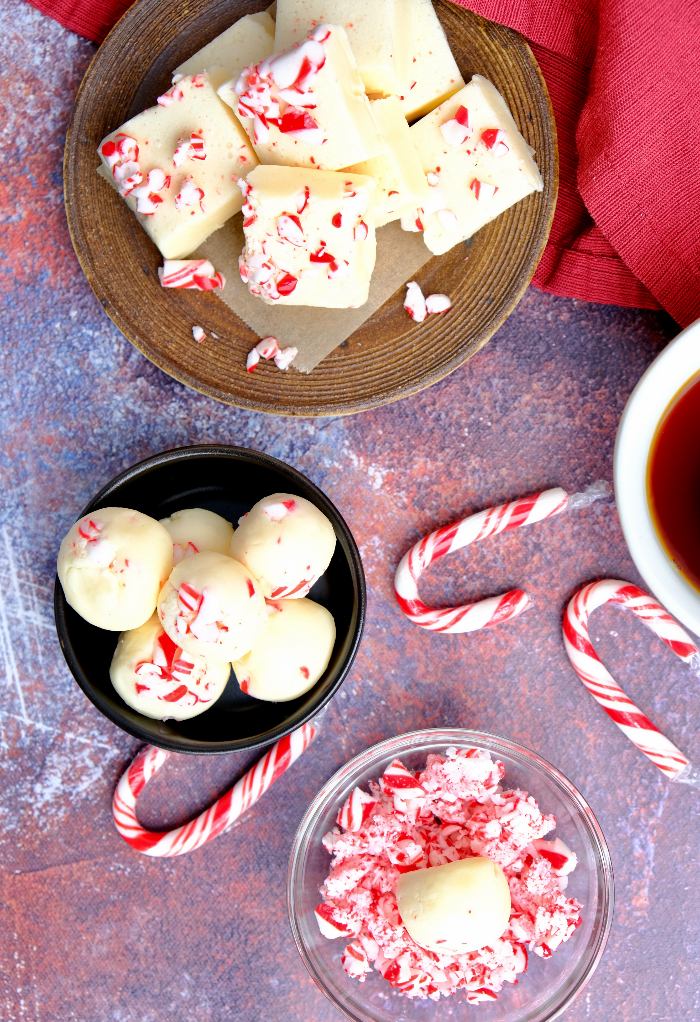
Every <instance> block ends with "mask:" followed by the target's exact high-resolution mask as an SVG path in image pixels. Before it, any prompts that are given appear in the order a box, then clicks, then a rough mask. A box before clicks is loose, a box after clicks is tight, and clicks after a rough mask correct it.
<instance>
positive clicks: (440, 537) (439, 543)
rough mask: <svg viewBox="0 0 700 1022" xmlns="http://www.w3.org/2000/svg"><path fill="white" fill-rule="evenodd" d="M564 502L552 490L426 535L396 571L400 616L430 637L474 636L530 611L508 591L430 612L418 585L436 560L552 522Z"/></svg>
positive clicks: (519, 595)
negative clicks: (500, 534)
mask: <svg viewBox="0 0 700 1022" xmlns="http://www.w3.org/2000/svg"><path fill="white" fill-rule="evenodd" d="M593 499H595V498H593ZM569 500H570V498H569V496H568V494H567V493H566V491H565V490H562V489H561V487H560V486H557V487H555V488H554V489H552V490H543V491H542V493H536V494H535V495H534V497H524V498H523V499H522V500H513V501H511V502H510V504H501V505H500V507H492V508H488V510H486V511H480V512H479V513H478V514H475V515H470V516H469V518H463V519H462V521H460V522H455V523H454V524H453V525H446V526H444V528H442V529H438V530H437V532H431V533H430V535H429V536H425V537H424V538H423V539H422V540H421V541H420V542H419V543H416V545H415V546H413V547H411V549H410V550H409V551H408V553H407V554H406V555H405V556H404V557H403V558H402V560H401V563H400V564H399V566H398V568H397V569H396V577H395V579H394V590H395V592H396V599H397V600H398V602H399V606H400V607H401V610H402V611H403V612H404V614H405V615H406V617H408V618H410V620H411V621H413V623H414V624H416V625H421V627H422V628H428V629H430V631H432V632H473V631H476V629H477V628H489V627H490V626H492V625H497V624H500V623H501V621H510V620H511V618H514V617H517V616H518V614H522V612H523V611H524V610H525V609H526V608H527V607H528V606H529V605H530V600H529V598H528V596H527V594H526V593H524V592H523V590H522V589H512V590H511V591H510V592H509V593H504V595H503V596H492V597H490V598H489V599H488V600H479V602H478V603H470V604H468V605H467V606H460V607H445V608H444V609H443V610H435V609H433V608H431V607H427V606H426V605H425V604H424V603H423V601H422V600H421V599H420V597H419V596H418V579H419V578H420V577H421V575H422V574H423V572H424V571H425V569H426V568H427V567H428V566H429V565H431V564H432V563H433V561H436V560H437V559H438V558H439V557H444V556H445V554H451V553H452V552H453V550H460V549H461V548H462V547H464V546H468V544H469V543H475V542H477V541H478V540H480V539H486V537H487V536H495V535H496V533H498V532H507V531H508V530H510V529H517V528H519V527H520V526H521V525H532V524H534V522H541V521H542V520H543V519H544V518H552V517H553V516H554V515H558V514H561V513H562V511H566V509H567V506H568V504H569ZM588 503H590V500H589V501H588Z"/></svg>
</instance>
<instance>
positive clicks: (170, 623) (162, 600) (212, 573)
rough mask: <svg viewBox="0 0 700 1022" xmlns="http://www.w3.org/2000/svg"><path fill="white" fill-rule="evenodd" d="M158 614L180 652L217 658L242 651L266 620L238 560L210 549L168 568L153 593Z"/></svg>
mask: <svg viewBox="0 0 700 1022" xmlns="http://www.w3.org/2000/svg"><path fill="white" fill-rule="evenodd" d="M158 616H159V618H160V621H161V624H162V625H163V628H164V629H165V631H166V632H167V634H168V635H169V636H170V638H171V639H172V640H173V642H177V643H178V644H179V645H180V646H181V647H182V649H184V650H185V652H186V653H195V654H197V655H198V656H202V657H205V659H207V660H216V661H219V662H221V663H227V662H230V661H231V660H238V659H240V657H242V656H244V655H245V654H246V653H247V652H248V651H249V650H251V649H252V648H253V646H254V645H255V643H256V641H257V639H258V636H259V635H260V632H261V631H262V630H263V628H264V627H265V625H266V624H267V609H266V607H265V599H264V597H263V594H262V590H261V587H260V585H259V584H258V583H257V581H256V580H255V579H254V578H253V576H252V575H251V574H250V572H249V571H248V570H247V569H246V568H244V567H243V565H242V564H239V563H238V561H234V560H232V559H231V558H230V557H226V556H225V555H224V554H217V553H213V552H211V551H209V552H207V553H202V554H193V555H192V557H186V558H185V559H184V560H183V561H181V562H180V563H179V564H178V565H176V566H175V567H174V568H173V571H172V574H171V575H170V578H169V579H168V581H167V582H166V583H165V585H164V586H163V588H162V590H161V592H160V595H159V597H158Z"/></svg>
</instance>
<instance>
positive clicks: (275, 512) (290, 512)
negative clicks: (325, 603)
mask: <svg viewBox="0 0 700 1022" xmlns="http://www.w3.org/2000/svg"><path fill="white" fill-rule="evenodd" d="M334 550H335V530H334V529H333V526H332V525H331V523H330V522H329V521H328V519H327V518H326V516H325V515H324V514H323V512H322V511H319V509H318V508H317V507H316V505H315V504H312V503H311V501H310V500H305V499H304V497H295V496H294V495H293V494H291V493H272V494H271V495H270V496H269V497H264V498H263V499H262V500H259V501H258V503H257V504H255V505H254V506H253V507H252V508H251V509H250V511H249V512H248V514H247V515H244V516H243V518H241V519H239V522H238V528H237V529H236V531H235V532H234V534H233V539H232V540H231V549H230V555H231V557H235V558H236V560H237V561H240V562H241V564H245V566H246V568H248V570H249V571H252V573H253V574H254V575H255V577H256V578H257V579H258V581H259V582H260V585H261V586H262V590H263V592H264V594H265V596H266V597H267V598H268V599H273V600H282V599H299V598H301V597H303V596H306V595H307V593H308V592H309V589H310V588H311V586H312V585H313V584H314V582H315V581H316V580H317V579H319V578H320V577H321V575H322V574H323V573H324V571H325V570H326V568H327V567H328V565H329V564H330V563H331V557H332V556H333V551H334Z"/></svg>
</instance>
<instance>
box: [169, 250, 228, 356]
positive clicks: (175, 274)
mask: <svg viewBox="0 0 700 1022" xmlns="http://www.w3.org/2000/svg"><path fill="white" fill-rule="evenodd" d="M158 276H159V278H160V283H161V286H162V287H176V288H183V289H188V290H191V291H213V290H214V288H215V287H219V288H223V287H224V285H225V284H226V278H225V277H224V275H223V273H218V272H217V271H216V270H215V269H214V267H213V265H212V263H210V262H209V260H208V259H165V260H163V265H162V266H159V267H158ZM213 336H214V334H212V337H213Z"/></svg>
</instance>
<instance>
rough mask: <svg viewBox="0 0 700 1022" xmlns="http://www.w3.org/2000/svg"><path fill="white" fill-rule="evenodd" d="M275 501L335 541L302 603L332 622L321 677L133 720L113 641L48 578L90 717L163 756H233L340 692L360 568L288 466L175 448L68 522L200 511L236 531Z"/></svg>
mask: <svg viewBox="0 0 700 1022" xmlns="http://www.w3.org/2000/svg"><path fill="white" fill-rule="evenodd" d="M280 492H282V493H294V494H298V495H299V496H302V497H306V499H307V500H310V501H311V502H312V503H314V504H315V505H316V506H317V507H318V508H320V509H321V511H323V513H324V514H325V515H326V517H327V518H329V519H330V521H331V523H332V525H333V528H334V529H335V533H336V536H337V537H338V542H337V545H336V548H335V553H334V554H333V560H332V561H331V563H330V565H329V567H328V570H327V571H326V573H325V574H324V575H323V576H322V577H321V578H320V579H319V580H318V582H317V583H316V584H315V585H314V586H313V588H312V589H311V592H310V593H309V596H310V598H311V599H313V600H315V601H316V602H317V603H321V604H323V606H324V607H327V608H328V610H329V611H330V612H331V614H332V615H333V617H334V618H335V625H336V640H335V647H334V649H333V654H332V656H331V660H330V663H329V664H328V667H327V668H326V672H325V674H324V675H323V677H322V678H321V679H320V680H319V681H318V682H317V683H316V684H315V685H314V687H313V688H312V689H310V691H309V692H306V693H305V694H304V695H303V696H300V697H299V698H298V699H294V700H292V701H291V702H288V703H268V702H263V701H261V700H259V699H253V698H252V697H251V696H248V695H245V693H243V692H241V690H240V689H239V687H238V682H237V681H236V678H235V676H234V674H233V672H231V677H230V678H229V682H228V685H227V686H226V689H225V690H224V693H223V695H221V697H220V698H219V699H217V701H216V703H215V704H214V705H213V706H212V707H211V709H209V710H206V711H205V712H204V713H202V714H200V715H199V716H198V717H193V718H192V719H191V720H184V721H181V722H178V721H174V720H169V721H167V722H164V721H159V720H151V719H150V718H149V717H144V716H142V715H141V714H140V713H137V712H136V710H132V709H131V707H129V706H127V705H126V703H125V702H124V701H123V700H122V699H121V698H120V697H119V696H118V695H117V693H116V692H115V690H114V688H113V687H112V683H111V681H110V678H109V665H110V663H111V661H112V656H113V654H114V650H115V648H116V645H117V639H118V636H119V633H118V632H107V631H104V630H103V629H101V628H95V627H94V625H90V624H88V622H87V621H84V620H83V618H81V617H80V616H79V615H78V614H76V612H75V611H74V610H73V608H72V607H69V606H68V604H67V602H66V599H65V597H64V595H63V589H62V587H61V584H60V582H59V581H58V578H56V590H55V594H54V613H55V616H56V630H57V632H58V639H59V642H60V644H61V649H62V650H63V655H64V656H65V658H66V661H67V663H68V666H69V667H70V669H71V671H72V673H73V677H74V678H75V680H76V681H77V682H78V684H79V685H80V687H81V688H82V690H83V692H84V693H85V695H86V696H87V697H88V699H90V700H91V701H92V702H93V703H94V704H95V706H96V707H97V708H98V710H101V712H102V713H104V715H105V716H106V717H109V719H110V720H111V721H112V722H113V723H114V724H116V725H117V726H118V727H120V728H122V729H123V730H124V731H127V732H128V733H129V734H130V735H133V736H134V737H135V738H140V739H141V740H142V741H144V742H150V743H151V744H152V745H158V746H160V748H162V749H170V750H171V751H172V752H190V753H195V754H202V753H218V752H238V751H240V750H242V749H254V748H256V747H257V746H260V745H268V744H270V743H271V742H275V741H277V740H278V739H279V738H282V737H284V735H288V734H289V733H290V732H291V731H293V730H294V729H295V728H298V727H300V726H301V725H302V724H303V723H305V721H307V720H310V719H311V718H312V717H313V716H314V715H315V714H317V713H318V712H319V710H320V709H321V708H322V707H323V706H325V704H326V703H327V702H328V700H329V699H330V698H331V696H333V694H334V693H335V692H336V691H337V690H338V688H339V687H340V685H341V684H342V682H343V679H344V678H345V676H346V674H347V673H348V671H349V670H350V667H351V665H352V662H353V660H354V659H355V654H356V653H357V648H358V646H359V644H360V637H361V635H362V628H363V625H364V620H365V606H366V595H365V577H364V572H363V570H362V562H361V561H360V554H359V552H358V549H357V545H356V543H355V540H354V539H353V537H352V533H351V532H350V530H349V529H348V527H347V525H346V524H345V522H344V520H343V518H342V517H341V515H340V513H339V512H338V510H337V508H336V507H335V505H333V504H331V502H330V500H329V499H328V497H326V495H325V494H324V493H322V492H321V490H319V489H318V487H316V486H314V484H313V483H312V482H310V481H309V480H308V479H307V478H306V476H304V475H302V474H301V473H300V472H297V471H296V469H293V468H290V466H289V465H285V464H284V463H283V462H281V461H277V459H276V458H271V457H270V456H269V455H268V454H260V453H259V452H258V451H249V450H246V448H244V447H224V446H221V447H219V446H216V447H214V446H212V447H206V446H202V447H181V448H179V449H177V450H174V451H166V452H165V453H164V454H158V455H156V456H155V457H153V458H148V459H147V460H146V461H142V462H141V463H140V464H138V465H134V467H133V468H130V469H128V470H127V471H126V472H123V473H122V474H121V475H119V476H117V478H116V479H113V480H112V482H111V483H108V484H107V486H105V487H104V488H103V489H102V490H100V492H99V493H98V494H97V495H96V496H95V497H94V498H93V500H91V501H90V503H89V504H88V505H87V507H85V508H83V510H82V511H81V512H80V515H76V517H75V520H76V521H77V520H78V518H79V517H82V515H84V514H87V513H88V512H89V511H96V510H97V509H98V508H100V507H130V508H134V509H135V510H137V511H142V512H143V513H144V514H147V515H151V517H152V518H157V519H160V518H165V517H167V516H168V515H171V514H172V513H173V512H174V511H178V510H181V509H182V508H187V507H203V508H207V509H208V510H209V511H214V512H216V514H219V515H222V517H224V518H226V519H228V521H230V522H233V524H234V526H235V525H236V524H237V522H238V519H239V518H240V517H241V515H243V514H245V512H246V511H249V510H250V509H251V507H252V506H253V504H255V503H257V501H258V500H261V499H262V498H263V497H265V496H267V495H268V494H270V493H280Z"/></svg>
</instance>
